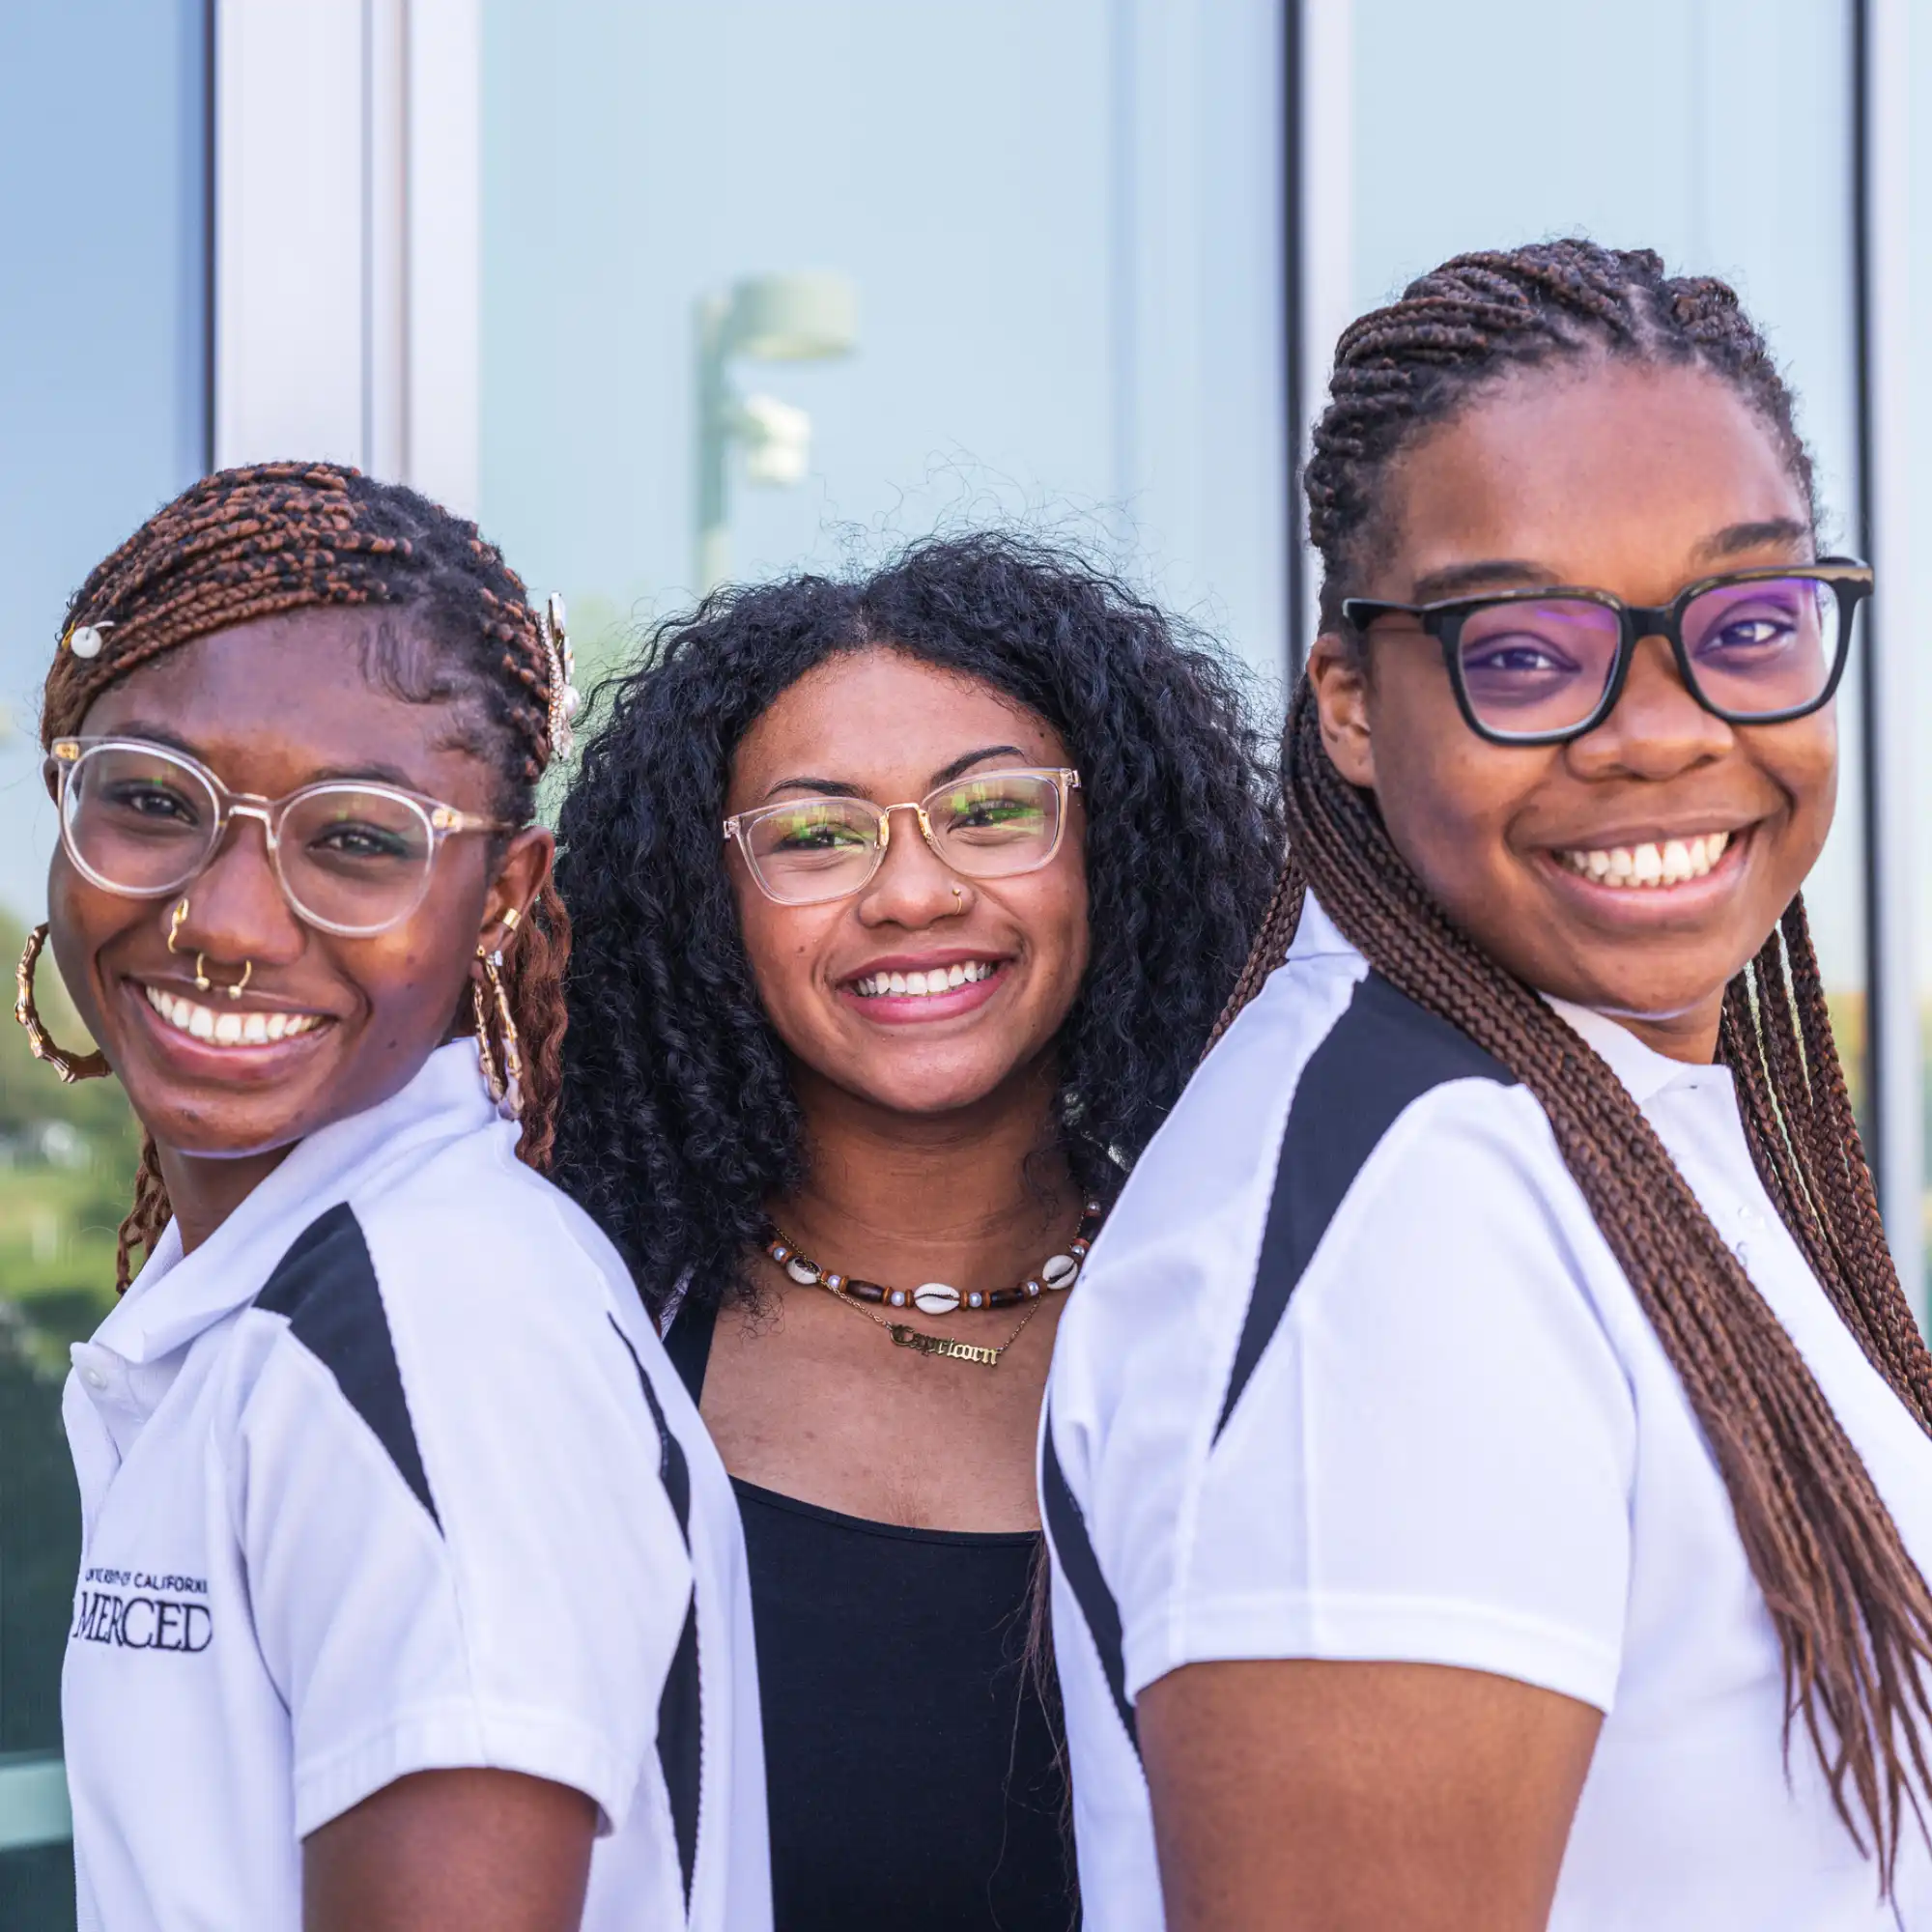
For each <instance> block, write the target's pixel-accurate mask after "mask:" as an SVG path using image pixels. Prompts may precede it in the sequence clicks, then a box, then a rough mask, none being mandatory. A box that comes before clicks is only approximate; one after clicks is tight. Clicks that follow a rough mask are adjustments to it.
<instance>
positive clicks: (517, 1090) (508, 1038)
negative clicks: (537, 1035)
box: [469, 946, 524, 1121]
mask: <svg viewBox="0 0 1932 1932" xmlns="http://www.w3.org/2000/svg"><path fill="white" fill-rule="evenodd" d="M502 957H503V955H502V954H501V953H500V952H484V950H483V949H482V948H481V947H480V946H479V947H478V948H477V949H476V963H477V964H478V965H479V966H481V967H482V969H483V977H482V979H480V980H470V982H469V1009H470V1011H471V1012H472V1013H473V1014H474V1015H475V1020H476V1058H477V1061H478V1062H479V1063H480V1065H481V1066H482V1069H483V1087H484V1091H485V1092H486V1093H487V1094H489V1095H490V1099H491V1101H492V1103H493V1104H494V1105H495V1107H496V1109H497V1113H499V1114H501V1115H502V1117H503V1118H504V1119H505V1120H506V1121H514V1120H517V1119H519V1118H521V1116H522V1114H523V1110H524V1058H523V1054H522V1052H521V1050H520V1048H519V1045H518V1040H517V1023H516V1021H515V1020H514V1019H512V1018H511V1017H510V1001H509V996H508V994H506V993H505V992H504V991H503V980H502V976H501V974H500V973H498V971H497V967H498V966H499V965H500V964H501V963H502ZM486 982H487V983H488V985H489V988H490V994H489V997H488V998H487V999H486V998H485V996H484V992H483V988H484V985H485V983H486ZM493 1004H494V1005H495V1007H496V1010H497V1031H498V1032H499V1033H500V1035H501V1036H502V1037H501V1042H500V1052H501V1056H502V1063H503V1065H502V1070H501V1072H498V1071H497V1055H498V1051H499V1047H498V1045H497V1043H496V1042H493V1041H492V1039H491V1037H490V1009H491V1006H492V1005H493Z"/></svg>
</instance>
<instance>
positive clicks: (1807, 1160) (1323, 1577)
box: [1041, 241, 1932, 1932]
mask: <svg viewBox="0 0 1932 1932" xmlns="http://www.w3.org/2000/svg"><path fill="white" fill-rule="evenodd" d="M1307 491H1308V501H1309V506H1310V513H1311V529H1312V535H1313V540H1314V543H1315V545H1316V547H1317V549H1318V550H1319V551H1320V553H1321V559H1322V568H1323V589H1322V611H1321V618H1322V621H1321V635H1320V638H1319V639H1318V642H1317V644H1316V647H1315V649H1314V651H1313V653H1312V656H1311V661H1310V666H1309V671H1308V675H1307V677H1306V679H1305V680H1304V681H1303V683H1302V686H1301V688H1300V690H1299V691H1298V692H1297V694H1296V695H1295V697H1294V701H1293V707H1292V711H1291V716H1290V719H1289V724H1288V730H1287V736H1286V743H1285V791H1286V796H1287V806H1288V814H1289V838H1290V852H1291V862H1290V865H1289V867H1288V868H1287V870H1286V871H1285V873H1284V875H1283V878H1282V881H1281V885H1280V889H1279V891H1278V893H1277V895H1276V898H1275V902H1274V906H1273V908H1272V910H1271V912H1270V914H1269V917H1268V920H1267V923H1266V925H1265V927H1264V931H1263V934H1262V937H1261V939H1260V941H1259V942H1258V944H1257V946H1256V949H1255V952H1254V954H1253V956H1252V958H1251V959H1250V961H1249V965H1248V968H1247V970H1246V972H1245V973H1244V974H1243V976H1242V979H1241V981H1240V983H1239V985H1238V987H1237V989H1236V994H1235V997H1234V999H1233V1001H1232V1002H1231V1004H1230V1008H1229V1011H1228V1014H1227V1015H1226V1016H1224V1019H1223V1033H1222V1037H1221V1038H1220V1040H1219V1043H1218V1044H1217V1045H1216V1047H1215V1048H1214V1049H1213V1051H1212V1052H1211V1053H1210V1054H1209V1056H1208V1060H1207V1062H1206V1064H1205V1065H1204V1066H1203V1068H1202V1070H1201V1072H1200V1073H1199V1075H1197V1077H1196V1080H1195V1082H1194V1085H1193V1086H1192V1087H1191V1088H1190V1090H1189V1092H1188V1094H1186V1095H1185V1096H1183V1099H1182V1101H1181V1103H1180V1106H1179V1108H1178V1109H1177V1111H1176V1113H1175V1115H1174V1117H1173V1118H1172V1120H1171V1121H1170V1122H1169V1123H1168V1125H1167V1127H1166V1128H1165V1129H1164V1131H1163V1133H1162V1135H1161V1137H1160V1138H1159V1140H1158V1141H1157V1142H1156V1143H1155V1145H1154V1146H1153V1148H1151V1150H1150V1151H1149V1153H1148V1155H1147V1156H1146V1157H1145V1159H1144V1160H1143V1162H1142V1164H1141V1166H1140V1167H1139V1169H1138V1170H1137V1171H1136V1175H1135V1177H1134V1179H1133V1180H1132V1181H1131V1182H1130V1184H1129V1185H1128V1187H1127V1189H1126V1192H1125V1195H1124V1197H1123V1199H1122V1203H1121V1205H1120V1207H1119V1208H1117V1209H1116V1212H1115V1216H1114V1219H1113V1221H1112V1223H1111V1224H1110V1226H1109V1228H1108V1230H1107V1232H1106V1234H1105V1236H1103V1238H1102V1240H1101V1242H1100V1243H1099V1246H1098V1248H1097V1249H1096V1251H1095V1254H1094V1259H1093V1262H1092V1264H1091V1265H1090V1270H1089V1280H1088V1284H1087V1287H1086V1290H1085V1292H1084V1293H1083V1295H1082V1296H1081V1299H1080V1301H1079V1302H1078V1303H1076V1305H1075V1306H1074V1307H1073V1308H1072V1309H1071V1310H1070V1311H1069V1313H1068V1318H1067V1321H1066V1322H1065V1325H1064V1326H1063V1329H1062V1332H1061V1337H1060V1347H1059V1350H1058V1353H1057V1355H1056V1360H1055V1365H1054V1371H1053V1376H1052V1379H1051V1382H1050V1385H1049V1402H1048V1421H1047V1424H1046V1427H1045V1430H1044V1432H1043V1436H1042V1457H1041V1465H1042V1481H1043V1488H1044V1500H1045V1513H1046V1518H1047V1522H1048V1527H1049V1531H1050V1533H1051V1536H1052V1539H1053V1545H1054V1551H1055V1556H1056V1567H1057V1577H1056V1602H1055V1607H1056V1637H1057V1647H1058V1650H1059V1657H1060V1665H1061V1674H1062V1680H1063V1683H1064V1685H1065V1694H1066V1703H1067V1720H1068V1729H1069V1734H1070V1737H1071V1743H1072V1748H1073V1770H1074V1786H1075V1796H1076V1807H1077V1822H1078V1829H1079V1832H1080V1837H1081V1861H1082V1872H1081V1876H1082V1884H1083V1889H1084V1891H1085V1895H1086V1897H1087V1899H1088V1901H1089V1907H1090V1910H1091V1911H1092V1912H1093V1913H1094V1918H1095V1920H1096V1922H1099V1923H1102V1924H1105V1925H1106V1926H1107V1927H1108V1928H1109V1932H1114V1928H1117V1927H1140V1926H1155V1925H1159V1924H1162V1923H1163V1922H1164V1923H1165V1924H1167V1925H1169V1926H1171V1927H1175V1928H1189V1932H1192V1928H1200V1927H1207V1926H1213V1927H1215V1928H1217V1932H1232V1929H1233V1928H1244V1927H1261V1926H1268V1927H1279V1926H1290V1925H1293V1926H1296V1927H1308V1928H1311V1932H1313V1928H1321V1932H1344V1929H1345V1928H1348V1932H1352V1929H1353V1928H1364V1932H1366V1928H1369V1927H1375V1928H1378V1932H1380V1929H1381V1928H1385V1927H1389V1926H1396V1925H1400V1926H1402V1927H1403V1928H1405V1932H1419V1928H1430V1932H1450V1928H1456V1932H1463V1928H1467V1932H1475V1928H1478V1927H1480V1928H1482V1932H1517V1928H1529V1927H1542V1926H1545V1925H1549V1926H1555V1927H1561V1928H1565V1932H1585V1928H1588V1929H1589V1932H1595V1928H1606V1927H1610V1926H1634V1925H1641V1926H1644V1927H1646V1928H1647V1932H1690V1928H1698V1932H1709V1928H1711V1927H1715V1926H1719V1925H1722V1926H1740V1927H1746V1926H1747V1927H1749V1928H1751V1932H1777V1929H1778V1928H1789V1932H1817V1928H1821V1927H1826V1926H1830V1927H1833V1928H1846V1927H1853V1926H1873V1927H1877V1926H1908V1925H1911V1926H1921V1925H1927V1924H1932V1855H1928V1850H1927V1844H1926V1837H1925V1827H1926V1824H1927V1820H1928V1805H1929V1804H1932V1791H1928V1781H1927V1739H1928V1732H1929V1731H1932V1711H1928V1704H1927V1683H1928V1677H1927V1672H1928V1666H1932V1594H1928V1590H1927V1585H1926V1570H1927V1567H1928V1565H1932V1439H1928V1438H1932V1362H1928V1358H1927V1354H1926V1350H1925V1348H1924V1345H1923V1344H1922V1342H1921V1340H1920V1338H1919V1334H1918V1328H1917V1326H1916V1324H1915V1322H1914V1321H1913V1318H1912V1313H1911V1310H1910V1308H1909V1307H1908V1305H1907V1302H1906V1299H1905V1297H1904V1295H1903V1293H1901V1291H1900V1287H1899V1283H1898V1280H1897V1278H1896V1275H1895V1273H1894V1271H1893V1268H1892V1264H1891V1262H1890V1259H1889V1255H1888V1253H1887V1250H1886V1244H1885V1236H1884V1233H1883V1230H1882V1229H1881V1226H1880V1223H1879V1217H1878V1212H1877V1208H1876V1206H1875V1203H1874V1199H1873V1194H1872V1186H1871V1179H1870V1176H1869V1174H1868V1173H1867V1171H1866V1167H1865V1163H1864V1158H1863V1155H1862V1152H1861V1148H1860V1143H1859V1135H1858V1128H1857V1124H1856V1122H1855V1121H1854V1119H1853V1116H1852V1111H1851V1107H1850V1105H1849V1103H1848V1101H1847V1098H1846V1091H1845V1082H1844V1078H1843V1075H1842V1073H1841V1071H1840V1067H1839V1063H1838V1059H1837V1055H1836V1051H1835V1049H1834V1047H1833V1040H1832V1031H1831V1024H1830V1020H1829V1018H1828V1016H1827V1012H1826V1005H1825V998H1824V994H1823V992H1822V990H1821V986H1820V981H1819V975H1818V967H1817V962H1816V959H1815V957H1814V955H1813V952H1812V948H1811V942H1810V939H1809V936H1808V934H1807V931H1806V928H1805V923H1804V905H1803V901H1802V899H1801V898H1800V896H1799V888H1800V886H1801V884H1802V883H1803V881H1804V876H1805V874H1806V873H1807V872H1808V870H1809V869H1810V867H1811V866H1812V864H1813V863H1814V861H1815V860H1816V858H1817V856H1818V853H1819V850H1820V848H1821V846H1822V845H1823V842H1824V839H1825V836H1826V832H1827V830H1828V828H1829V826H1830V823H1831V819H1832V811H1833V793H1834V786H1835V780H1836V769H1837V758H1836V740H1835V725H1834V721H1833V707H1832V696H1833V691H1834V689H1835V687H1836V684H1837V680H1838V677H1839V675H1840V673H1841V672H1842V669H1843V667H1844V663H1845V658H1846V652H1847V650H1848V648H1849V646H1850V644H1851V642H1852V639H1853V632H1854V629H1855V619H1856V613H1857V611H1858V609H1859V606H1860V603H1861V599H1862V598H1863V596H1864V595H1865V594H1866V592H1867V591H1868V590H1869V588H1870V581H1871V580H1870V573H1869V572H1868V571H1867V570H1865V569H1864V568H1863V566H1861V565H1859V564H1857V563H1854V562H1851V561H1848V560H1834V559H1830V558H1827V559H1823V560H1821V559H1820V558H1819V555H1818V550H1817V547H1816V536H1815V531H1816V521H1817V520H1816V511H1815V505H1814V502H1813V495H1812V480H1811V469H1810V465H1809V463H1808V461H1807V458H1806V456H1805V452H1804V446H1803V444H1802V442H1801V440H1800V439H1799V436H1798V433H1797V431H1796V428H1795V426H1794V421H1793V407H1792V400H1791V397H1790V395H1789V393H1788V392H1787V390H1786V388H1785V387H1784V385H1783V384H1782V382H1781V381H1780V379H1779V377H1778V375H1777V372H1776V368H1775V366H1774V364H1773V362H1772V360H1771V357H1770V355H1769V353H1768V351H1767V349H1766V346H1765V343H1764V340H1763V338H1762V336H1761V335H1760V334H1759V333H1758V332H1757V330H1756V329H1755V328H1754V327H1752V325H1751V323H1750V322H1749V321H1748V319H1747V317H1746V316H1745V314H1744V313H1743V311H1742V310H1741V308H1740V306H1739V304H1738V301H1737V299H1736V298H1735V296H1734V295H1733V294H1732V292H1731V291H1730V290H1729V289H1728V288H1726V287H1725V286H1724V285H1723V284H1722V283H1719V282H1717V281H1713V280H1709V279H1703V278H1676V277H1671V276H1669V275H1667V274H1666V273H1665V272H1664V270H1663V268H1662V264H1661V263H1660V262H1659V260H1658V258H1657V257H1656V256H1654V255H1651V254H1648V253H1642V252H1630V253H1625V252H1619V251H1615V250H1611V249H1607V248H1602V247H1598V246H1595V245H1592V244H1589V243H1586V242H1582V241H1559V242H1551V243H1546V244H1540V245H1537V246H1533V247H1526V248H1522V249H1520V250H1517V251H1514V252H1510V253H1493V254H1478V255H1467V256H1463V257H1459V258H1458V259H1456V260H1454V261H1451V262H1449V263H1447V264H1445V265H1444V266H1443V267H1441V268H1439V269H1437V270H1434V271H1433V272H1432V273H1430V274H1428V275H1425V276H1423V277H1422V278H1421V279H1420V280H1419V281H1417V282H1415V283H1414V284H1413V285H1411V286H1410V287H1409V288H1408V289H1407V290H1406V292H1405V293H1404V295H1403V296H1402V298H1401V299H1400V300H1399V301H1396V302H1395V303H1393V304H1392V305H1390V306H1389V307H1386V308H1383V309H1380V310H1378V311H1377V312H1376V313H1374V314H1372V315H1369V316H1366V317H1364V318H1363V319H1362V320H1361V321H1359V322H1357V323H1356V324H1354V325H1353V327H1350V329H1349V330H1348V332H1347V333H1346V334H1345V335H1344V336H1343V338H1342V341H1341V345H1340V347H1339V349H1338V351H1337V355H1336V362H1335V371H1334V379H1333V385H1332V391H1331V401H1330V404H1329V407H1328V409H1327V412H1326V413H1325V414H1324V415H1323V417H1322V419H1321V424H1320V426H1319V429H1318V431H1317V435H1316V440H1315V452H1314V457H1313V460H1312V462H1311V463H1310V465H1309V469H1308V475H1307ZM1163 1900H1164V1918H1163Z"/></svg>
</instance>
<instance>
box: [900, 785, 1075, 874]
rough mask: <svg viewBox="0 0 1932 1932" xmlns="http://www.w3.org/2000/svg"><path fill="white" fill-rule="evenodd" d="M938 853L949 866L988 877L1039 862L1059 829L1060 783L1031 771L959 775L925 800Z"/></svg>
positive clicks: (1021, 869)
mask: <svg viewBox="0 0 1932 1932" xmlns="http://www.w3.org/2000/svg"><path fill="white" fill-rule="evenodd" d="M925 812H926V817H927V819H928V820H929V821H930V823H931V825H932V836H933V838H935V839H936V840H937V841H938V843H939V849H940V853H941V855H942V856H943V857H944V858H945V860H946V862H947V864H948V865H950V866H952V867H954V869H955V870H958V871H961V872H964V873H966V874H968V875H969V876H971V877H974V878H981V879H993V878H1001V877H1004V876H1008V875H1010V874H1011V873H1014V872H1027V871H1031V870H1032V869H1033V868H1034V867H1036V866H1038V865H1041V864H1043V863H1044V861H1045V859H1046V857H1047V854H1048V853H1050V852H1051V851H1052V850H1053V844H1054V840H1055V838H1057V837H1058V836H1059V832H1060V787H1059V786H1058V785H1057V784H1055V783H1054V781H1052V780H1051V779H1046V778H1040V777H1038V776H1037V775H1036V774H1034V773H1031V772H1005V773H997V772H996V773H994V774H993V775H992V776H990V777H988V778H982V779H962V780H960V781H959V782H958V783H957V784H952V785H948V786H946V787H944V788H943V789H941V790H939V791H936V792H934V793H933V795H932V796H931V797H930V798H928V799H927V800H926V802H925Z"/></svg>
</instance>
